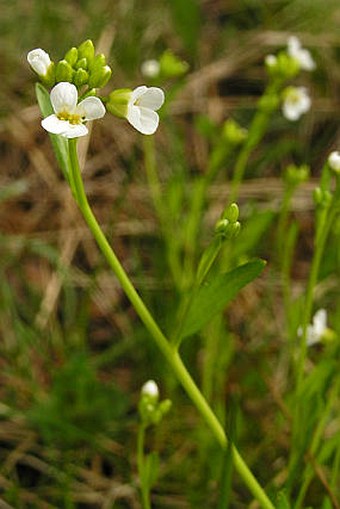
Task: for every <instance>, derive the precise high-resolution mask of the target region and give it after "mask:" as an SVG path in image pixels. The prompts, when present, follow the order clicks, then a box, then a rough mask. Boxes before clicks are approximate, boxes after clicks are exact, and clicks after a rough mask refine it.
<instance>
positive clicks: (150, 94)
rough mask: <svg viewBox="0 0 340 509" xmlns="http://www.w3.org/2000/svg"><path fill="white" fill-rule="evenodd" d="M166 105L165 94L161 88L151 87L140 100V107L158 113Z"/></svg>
mask: <svg viewBox="0 0 340 509" xmlns="http://www.w3.org/2000/svg"><path fill="white" fill-rule="evenodd" d="M163 103H164V92H163V90H162V89H161V88H158V87H150V88H148V89H147V90H146V91H145V92H144V94H143V95H141V96H140V98H139V99H138V106H140V107H143V108H149V109H150V110H154V111H157V110H159V108H160V107H161V106H162V104H163Z"/></svg>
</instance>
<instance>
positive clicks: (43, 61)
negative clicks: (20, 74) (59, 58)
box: [27, 48, 52, 76]
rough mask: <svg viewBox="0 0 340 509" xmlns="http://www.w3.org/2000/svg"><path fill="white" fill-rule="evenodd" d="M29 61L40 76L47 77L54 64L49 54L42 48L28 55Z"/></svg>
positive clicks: (33, 50)
mask: <svg viewBox="0 0 340 509" xmlns="http://www.w3.org/2000/svg"><path fill="white" fill-rule="evenodd" d="M27 61H28V63H29V64H30V66H31V67H32V69H33V71H35V72H36V73H37V74H38V75H39V76H46V74H47V71H48V69H49V67H50V65H51V63H52V62H51V59H50V56H49V54H48V53H46V51H44V50H43V49H41V48H37V49H32V50H31V51H30V52H29V53H28V54H27Z"/></svg>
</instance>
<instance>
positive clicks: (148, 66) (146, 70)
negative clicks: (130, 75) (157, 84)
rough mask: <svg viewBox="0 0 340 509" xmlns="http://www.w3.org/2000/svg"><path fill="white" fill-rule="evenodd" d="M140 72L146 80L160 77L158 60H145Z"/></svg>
mask: <svg viewBox="0 0 340 509" xmlns="http://www.w3.org/2000/svg"><path fill="white" fill-rule="evenodd" d="M140 70H141V72H142V74H143V76H145V77H146V78H156V77H157V76H158V75H159V71H160V64H159V62H158V61H157V60H145V62H143V63H142V65H141V69H140Z"/></svg>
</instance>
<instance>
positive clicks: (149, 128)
mask: <svg viewBox="0 0 340 509" xmlns="http://www.w3.org/2000/svg"><path fill="white" fill-rule="evenodd" d="M163 103H164V92H163V90H161V89H160V88H157V87H150V88H148V87H146V86H145V85H142V86H140V87H137V88H135V90H133V91H132V92H131V95H130V98H129V102H128V105H127V113H126V118H127V120H128V122H130V124H131V125H132V126H133V127H134V128H135V129H137V131H139V132H141V133H142V134H154V132H155V131H156V129H157V127H158V123H159V116H158V113H156V111H157V110H159V108H160V107H161V106H162V104H163Z"/></svg>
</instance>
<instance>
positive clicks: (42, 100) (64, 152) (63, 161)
mask: <svg viewBox="0 0 340 509" xmlns="http://www.w3.org/2000/svg"><path fill="white" fill-rule="evenodd" d="M35 93H36V96H37V100H38V104H39V108H40V111H41V113H42V116H43V117H44V118H45V117H47V116H48V115H51V114H52V113H53V108H52V105H51V101H50V95H49V93H48V91H47V90H46V88H45V87H44V86H43V85H41V83H37V84H36V85H35ZM49 137H50V139H51V143H52V147H53V151H54V153H55V156H56V159H57V161H58V163H59V166H60V168H61V170H62V172H63V174H64V177H65V178H66V180H68V147H67V140H66V138H63V137H62V136H58V135H56V134H50V133H49Z"/></svg>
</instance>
